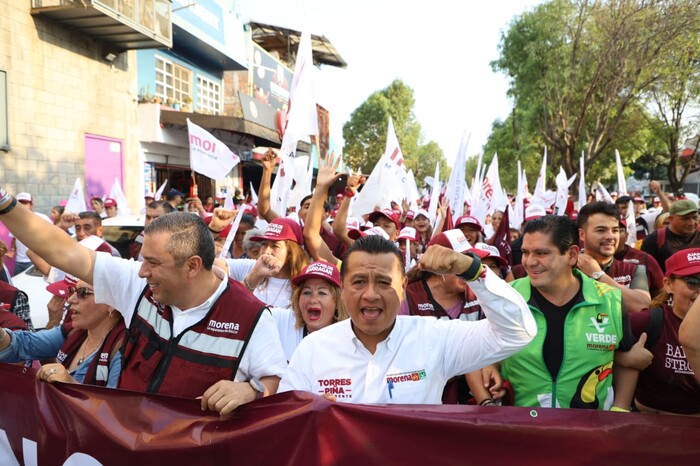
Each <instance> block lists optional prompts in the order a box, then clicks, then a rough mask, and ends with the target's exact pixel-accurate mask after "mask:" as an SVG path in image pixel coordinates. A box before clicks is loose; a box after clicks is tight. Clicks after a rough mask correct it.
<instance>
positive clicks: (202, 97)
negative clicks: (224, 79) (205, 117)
mask: <svg viewBox="0 0 700 466" xmlns="http://www.w3.org/2000/svg"><path fill="white" fill-rule="evenodd" d="M197 111H198V112H201V113H209V114H212V115H219V114H221V81H213V80H211V79H207V78H205V77H203V76H197Z"/></svg>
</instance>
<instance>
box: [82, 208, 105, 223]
mask: <svg viewBox="0 0 700 466" xmlns="http://www.w3.org/2000/svg"><path fill="white" fill-rule="evenodd" d="M78 217H80V219H81V220H85V219H86V218H89V219H92V221H93V222H94V223H95V225H96V226H100V225H102V217H100V214H98V213H97V212H95V211H92V210H86V211H84V212H80V213H79V214H78Z"/></svg>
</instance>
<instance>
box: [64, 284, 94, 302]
mask: <svg viewBox="0 0 700 466" xmlns="http://www.w3.org/2000/svg"><path fill="white" fill-rule="evenodd" d="M73 293H76V294H77V295H78V297H79V298H82V299H85V298H86V297H87V296H88V295H91V294H95V292H94V291H92V290H91V289H90V288H87V287H82V288H76V287H74V286H69V287H68V295H69V296H73Z"/></svg>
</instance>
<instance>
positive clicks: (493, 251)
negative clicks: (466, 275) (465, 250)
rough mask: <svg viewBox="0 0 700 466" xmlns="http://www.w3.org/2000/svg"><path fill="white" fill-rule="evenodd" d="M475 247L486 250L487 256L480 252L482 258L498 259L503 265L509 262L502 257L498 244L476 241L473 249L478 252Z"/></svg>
mask: <svg viewBox="0 0 700 466" xmlns="http://www.w3.org/2000/svg"><path fill="white" fill-rule="evenodd" d="M475 249H478V250H480V251H485V252H486V254H487V255H486V256H482V255H481V254H479V257H481V258H482V259H487V258H489V257H490V258H493V259H496V261H498V263H499V264H500V265H501V267H505V266H506V265H508V262H507V261H506V260H505V259H504V258H503V257H501V253H500V251H499V250H498V248H497V247H496V246H491V245H490V244H486V243H476V244H475V245H474V249H472V250H471V251H472V252H476V251H475Z"/></svg>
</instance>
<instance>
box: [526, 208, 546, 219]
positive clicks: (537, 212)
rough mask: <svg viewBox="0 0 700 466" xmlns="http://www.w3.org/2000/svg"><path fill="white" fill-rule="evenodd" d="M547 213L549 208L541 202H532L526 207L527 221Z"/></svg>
mask: <svg viewBox="0 0 700 466" xmlns="http://www.w3.org/2000/svg"><path fill="white" fill-rule="evenodd" d="M545 215H547V210H546V209H545V208H544V207H543V206H541V205H539V204H530V205H529V206H527V208H525V221H526V222H529V221H530V220H534V219H536V218H540V217H544V216H545Z"/></svg>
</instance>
